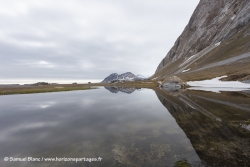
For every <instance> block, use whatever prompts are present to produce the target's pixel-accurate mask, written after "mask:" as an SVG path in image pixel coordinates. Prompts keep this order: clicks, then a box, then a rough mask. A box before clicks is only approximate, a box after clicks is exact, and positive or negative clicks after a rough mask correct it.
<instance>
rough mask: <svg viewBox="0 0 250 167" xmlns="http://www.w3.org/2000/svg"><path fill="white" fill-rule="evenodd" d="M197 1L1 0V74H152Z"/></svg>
mask: <svg viewBox="0 0 250 167" xmlns="http://www.w3.org/2000/svg"><path fill="white" fill-rule="evenodd" d="M198 2H199V1H198V0H190V1H187V0H175V1H173V0H156V1H151V0H136V1H134V0H124V1H121V0H105V1H102V0H88V1H87V0H68V1H66V0H63V1H62V0H60V1H59V0H21V1H20V0H16V1H13V0H0V6H1V10H0V21H1V24H0V59H1V66H0V79H34V78H40V79H42V78H53V79H55V78H56V79H90V80H91V79H103V78H105V77H106V76H108V75H109V74H111V73H115V72H116V73H119V74H120V73H124V72H128V71H130V72H132V73H134V74H141V75H144V76H147V77H148V76H151V75H152V74H153V73H154V72H155V70H156V68H157V66H158V64H159V63H160V61H161V60H162V59H163V58H164V57H165V55H166V54H167V52H168V51H169V50H170V48H171V47H172V46H173V45H174V42H175V40H176V39H177V37H178V36H179V35H180V34H181V32H182V31H183V29H184V28H185V26H186V25H187V23H188V21H189V19H190V17H191V14H192V13H193V11H194V9H195V7H196V6H197V4H198Z"/></svg>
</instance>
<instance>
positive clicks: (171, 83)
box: [158, 76, 187, 90]
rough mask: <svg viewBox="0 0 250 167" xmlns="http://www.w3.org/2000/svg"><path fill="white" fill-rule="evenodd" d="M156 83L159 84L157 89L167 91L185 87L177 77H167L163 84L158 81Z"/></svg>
mask: <svg viewBox="0 0 250 167" xmlns="http://www.w3.org/2000/svg"><path fill="white" fill-rule="evenodd" d="M158 83H160V85H159V87H163V88H168V89H169V90H177V89H181V88H182V87H184V86H186V85H187V84H186V83H185V82H183V81H182V80H181V79H180V78H179V77H177V76H172V77H167V78H166V79H165V80H164V81H163V82H161V81H159V82H158Z"/></svg>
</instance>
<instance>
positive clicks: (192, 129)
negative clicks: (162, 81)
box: [122, 88, 250, 167]
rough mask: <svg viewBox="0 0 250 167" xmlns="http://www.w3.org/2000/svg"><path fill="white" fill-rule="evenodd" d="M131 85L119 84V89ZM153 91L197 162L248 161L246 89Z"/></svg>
mask: <svg viewBox="0 0 250 167" xmlns="http://www.w3.org/2000/svg"><path fill="white" fill-rule="evenodd" d="M131 89H132V88H122V90H123V91H122V92H128V91H129V90H131ZM155 92H156V95H157V96H158V98H159V100H160V101H161V103H162V104H163V105H164V106H165V107H166V108H167V110H168V111H169V112H170V113H171V115H172V116H173V117H174V118H175V120H176V122H177V123H178V125H179V126H180V127H181V128H182V130H183V131H184V132H185V134H186V135H187V137H188V138H189V140H190V141H191V143H192V146H193V147H194V149H195V151H196V153H197V154H198V155H199V157H200V159H201V164H200V165H203V166H220V167H221V166H226V167H228V166H248V165H249V164H250V94H249V91H239V92H220V93H213V92H206V91H192V90H183V89H179V90H170V89H155ZM131 93H132V92H131ZM180 163H182V162H180ZM177 165H178V164H177ZM190 165H192V164H190ZM193 165H194V164H193Z"/></svg>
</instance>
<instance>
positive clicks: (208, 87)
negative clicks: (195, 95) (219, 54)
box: [187, 76, 250, 93]
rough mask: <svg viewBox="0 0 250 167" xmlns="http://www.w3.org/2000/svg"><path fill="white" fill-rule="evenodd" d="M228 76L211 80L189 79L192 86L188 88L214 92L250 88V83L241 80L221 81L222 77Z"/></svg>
mask: <svg viewBox="0 0 250 167" xmlns="http://www.w3.org/2000/svg"><path fill="white" fill-rule="evenodd" d="M224 77H227V76H221V77H216V78H213V79H210V80H203V81H189V82H187V84H188V85H189V86H192V87H191V88H188V89H190V90H204V91H212V92H218V93H219V92H220V91H241V90H250V84H247V83H242V82H239V81H220V79H221V78H224Z"/></svg>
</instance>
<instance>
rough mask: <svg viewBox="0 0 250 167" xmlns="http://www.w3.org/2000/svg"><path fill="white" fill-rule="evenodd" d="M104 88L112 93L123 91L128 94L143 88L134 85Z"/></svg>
mask: <svg viewBox="0 0 250 167" xmlns="http://www.w3.org/2000/svg"><path fill="white" fill-rule="evenodd" d="M104 88H105V89H107V90H109V91H110V92H111V93H118V92H123V93H127V94H131V93H133V92H134V91H135V90H140V89H141V88H134V87H116V86H105V87H104Z"/></svg>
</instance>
